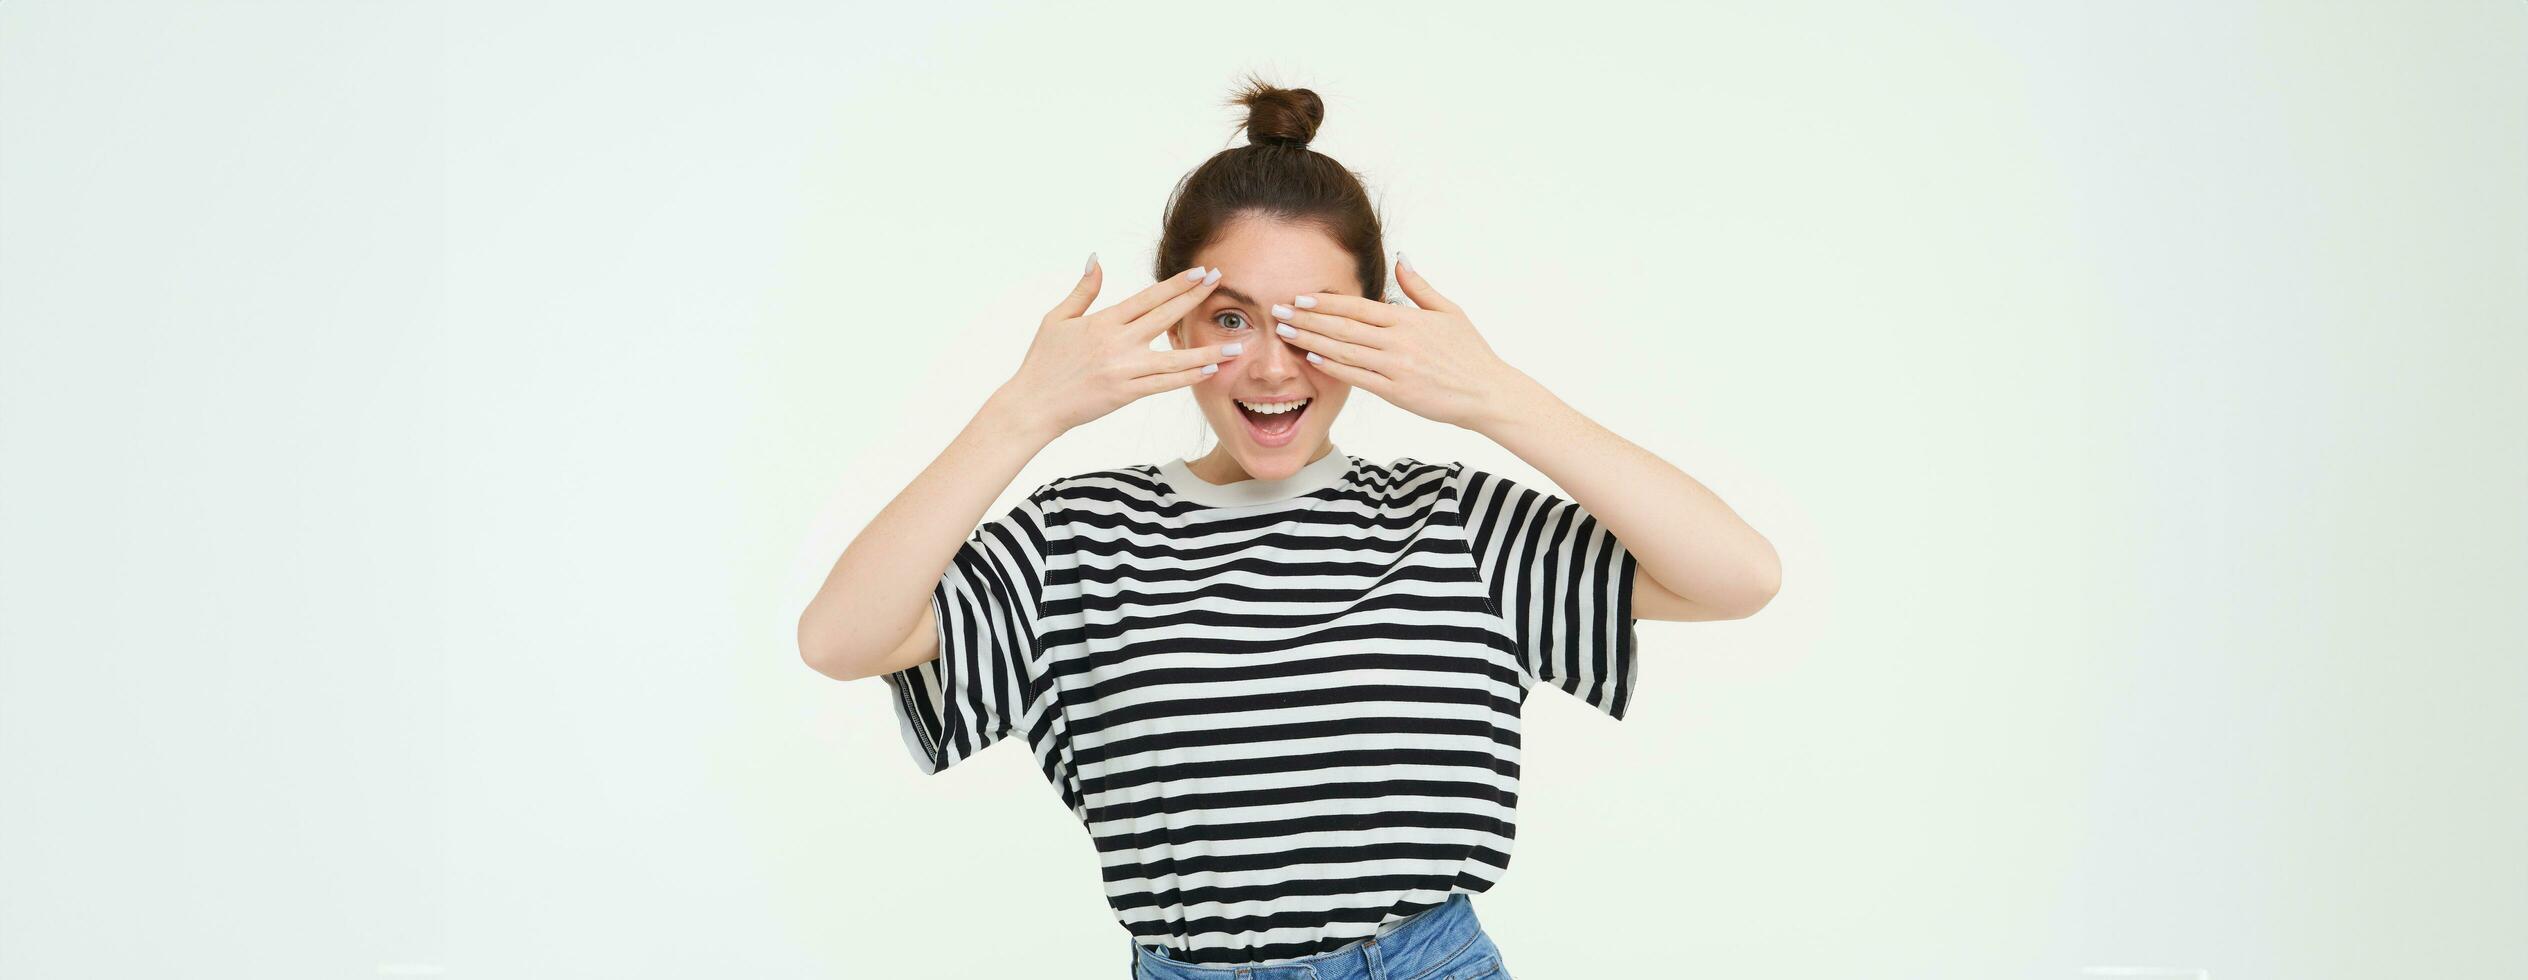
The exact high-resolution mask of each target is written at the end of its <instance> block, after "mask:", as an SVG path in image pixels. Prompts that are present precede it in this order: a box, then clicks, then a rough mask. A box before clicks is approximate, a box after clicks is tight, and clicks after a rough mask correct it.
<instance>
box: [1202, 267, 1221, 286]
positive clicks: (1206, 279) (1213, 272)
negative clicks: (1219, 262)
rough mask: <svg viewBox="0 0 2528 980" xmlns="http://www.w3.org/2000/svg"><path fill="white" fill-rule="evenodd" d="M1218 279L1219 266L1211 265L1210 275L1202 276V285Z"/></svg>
mask: <svg viewBox="0 0 2528 980" xmlns="http://www.w3.org/2000/svg"><path fill="white" fill-rule="evenodd" d="M1219 281H1220V269H1219V267H1218V266H1214V267H1212V270H1211V274H1210V275H1206V276H1204V277H1203V285H1206V286H1208V285H1211V284H1212V283H1215V282H1219Z"/></svg>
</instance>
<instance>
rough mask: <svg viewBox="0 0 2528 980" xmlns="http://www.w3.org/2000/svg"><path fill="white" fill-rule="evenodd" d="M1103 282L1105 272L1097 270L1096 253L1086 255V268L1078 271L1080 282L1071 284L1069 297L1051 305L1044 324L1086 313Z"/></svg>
mask: <svg viewBox="0 0 2528 980" xmlns="http://www.w3.org/2000/svg"><path fill="white" fill-rule="evenodd" d="M1105 281H1106V272H1105V270H1103V269H1100V268H1098V265H1097V253H1095V252H1090V253H1088V268H1085V269H1082V270H1080V281H1079V282H1077V283H1073V284H1072V286H1071V295H1068V296H1065V297H1062V302H1059V303H1055V304H1053V310H1052V311H1051V312H1048V313H1046V314H1045V322H1048V323H1051V322H1053V321H1056V320H1069V319H1072V318H1074V317H1077V316H1079V315H1080V314H1082V313H1086V312H1088V304H1089V303H1090V302H1091V301H1093V300H1095V299H1097V287H1098V285H1099V284H1100V283H1103V282H1105Z"/></svg>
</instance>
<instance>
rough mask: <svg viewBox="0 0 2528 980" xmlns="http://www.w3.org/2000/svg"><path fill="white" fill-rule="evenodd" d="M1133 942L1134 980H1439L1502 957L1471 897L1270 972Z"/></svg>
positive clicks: (1457, 895)
mask: <svg viewBox="0 0 2528 980" xmlns="http://www.w3.org/2000/svg"><path fill="white" fill-rule="evenodd" d="M1127 938H1132V962H1133V971H1132V975H1133V977H1134V980H1438V978H1440V977H1442V976H1446V975H1447V974H1443V973H1441V972H1439V968H1440V967H1443V966H1450V965H1455V964H1459V963H1472V962H1474V959H1475V957H1477V956H1479V955H1494V956H1497V955H1499V953H1498V951H1497V950H1496V949H1495V948H1494V947H1493V945H1492V939H1491V937H1489V936H1486V935H1484V931H1483V924H1482V923H1481V922H1478V921H1476V920H1475V906H1474V903H1473V902H1472V901H1470V900H1469V899H1468V898H1467V895H1466V893H1465V892H1452V893H1450V894H1449V896H1448V899H1447V900H1446V901H1443V902H1441V903H1440V904H1438V905H1434V906H1431V907H1430V908H1427V909H1423V910H1422V911H1419V912H1416V913H1414V914H1412V915H1409V916H1406V917H1405V918H1403V919H1399V920H1397V921H1395V922H1391V923H1388V924H1387V925H1386V926H1385V927H1383V928H1382V930H1381V931H1380V932H1379V933H1378V934H1376V935H1373V936H1367V937H1364V938H1360V939H1355V940H1352V941H1351V942H1348V943H1345V944H1343V945H1342V946H1339V947H1336V948H1335V949H1332V950H1328V951H1326V952H1323V953H1319V954H1317V955H1315V956H1303V957H1300V958H1298V959H1294V960H1282V961H1279V962H1276V963H1272V964H1268V965H1264V966H1237V965H1230V966H1198V965H1195V964H1192V963H1185V962H1180V961H1178V960H1173V959H1169V958H1168V957H1167V952H1168V951H1167V950H1166V948H1165V947H1159V946H1144V945H1142V944H1141V941H1140V940H1139V939H1138V938H1133V937H1127Z"/></svg>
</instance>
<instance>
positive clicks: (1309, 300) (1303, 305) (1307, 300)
mask: <svg viewBox="0 0 2528 980" xmlns="http://www.w3.org/2000/svg"><path fill="white" fill-rule="evenodd" d="M1291 302H1293V303H1297V304H1299V308H1300V309H1303V310H1313V309H1316V308H1317V298H1316V297H1314V296H1302V297H1299V298H1298V299H1295V300H1291Z"/></svg>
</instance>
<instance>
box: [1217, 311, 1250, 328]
mask: <svg viewBox="0 0 2528 980" xmlns="http://www.w3.org/2000/svg"><path fill="white" fill-rule="evenodd" d="M1230 318H1235V319H1236V320H1237V323H1238V326H1239V327H1243V326H1246V314H1244V313H1240V312H1238V311H1236V310H1222V311H1220V315H1218V316H1215V317H1212V318H1211V322H1213V323H1218V324H1220V325H1221V326H1222V327H1228V328H1229V329H1237V328H1236V327H1229V324H1228V323H1226V322H1223V321H1225V320H1228V319H1230Z"/></svg>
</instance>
